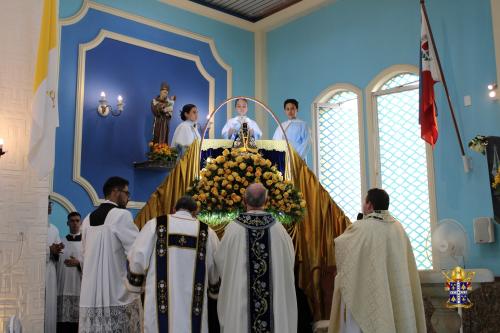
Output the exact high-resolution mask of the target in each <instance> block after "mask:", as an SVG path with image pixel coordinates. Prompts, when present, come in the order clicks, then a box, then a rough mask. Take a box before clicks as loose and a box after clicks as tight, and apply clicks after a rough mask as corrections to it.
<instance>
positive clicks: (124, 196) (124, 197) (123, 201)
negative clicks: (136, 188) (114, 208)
mask: <svg viewBox="0 0 500 333" xmlns="http://www.w3.org/2000/svg"><path fill="white" fill-rule="evenodd" d="M118 191H119V193H118V197H117V201H116V204H117V205H118V207H120V208H125V207H127V203H128V200H129V198H130V192H129V191H128V185H125V187H124V188H122V189H121V190H120V189H118Z"/></svg>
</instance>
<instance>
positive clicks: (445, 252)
mask: <svg viewBox="0 0 500 333" xmlns="http://www.w3.org/2000/svg"><path fill="white" fill-rule="evenodd" d="M432 249H433V253H434V257H435V259H436V263H437V266H439V267H436V268H435V269H445V270H450V269H453V268H455V267H456V266H461V267H464V265H465V257H466V256H467V253H468V242H467V233H466V232H465V229H464V227H463V226H462V225H461V224H460V223H458V222H457V221H455V220H453V219H444V220H441V221H439V222H438V225H437V227H436V229H435V230H434V232H433V233H432Z"/></svg>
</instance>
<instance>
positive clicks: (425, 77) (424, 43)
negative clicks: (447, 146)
mask: <svg viewBox="0 0 500 333" xmlns="http://www.w3.org/2000/svg"><path fill="white" fill-rule="evenodd" d="M421 15H422V30H421V35H420V113H419V123H420V131H421V134H420V136H421V137H422V139H424V140H425V141H426V142H428V143H429V144H431V145H432V146H434V144H435V143H436V141H437V138H438V125H437V108H436V102H435V100H434V83H436V82H439V81H441V75H440V72H439V67H438V64H437V60H436V50H435V48H434V45H433V44H432V40H431V38H430V34H429V28H428V27H429V26H428V24H429V22H427V20H426V19H425V15H424V13H423V11H422V10H421Z"/></svg>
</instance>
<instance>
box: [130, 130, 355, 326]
mask: <svg viewBox="0 0 500 333" xmlns="http://www.w3.org/2000/svg"><path fill="white" fill-rule="evenodd" d="M256 144H257V148H258V149H259V152H260V153H262V155H264V154H268V155H266V156H268V159H273V163H275V164H276V165H277V166H278V165H280V163H281V165H284V173H283V175H284V178H285V179H288V180H289V181H290V182H292V183H293V184H294V186H295V188H296V189H297V190H298V191H300V192H301V193H302V195H303V197H304V199H305V207H304V208H305V215H304V216H303V218H302V219H301V221H297V222H296V223H292V224H288V225H285V227H286V228H287V230H288V232H289V234H290V236H291V237H292V240H293V242H294V247H295V251H296V281H297V284H298V286H299V287H300V288H301V289H302V290H304V292H305V294H306V296H307V299H308V301H309V304H310V305H311V309H312V311H313V315H314V320H315V321H316V320H321V319H328V318H329V316H330V308H331V300H332V295H333V287H334V286H333V279H334V273H335V244H334V241H333V240H334V238H335V237H337V236H338V235H340V234H341V233H342V232H343V231H344V230H345V229H346V228H347V226H348V225H349V224H350V223H351V222H350V221H349V219H348V218H347V217H346V216H345V214H344V212H343V211H342V210H341V209H340V208H339V206H338V205H337V204H336V203H335V202H334V201H333V199H332V198H331V197H330V195H329V193H328V192H327V191H326V190H325V189H324V188H323V186H321V184H320V183H319V180H318V178H317V177H316V176H315V175H314V173H313V172H312V171H311V170H310V169H309V168H308V166H307V164H306V163H305V162H304V161H303V160H302V159H301V158H300V156H299V155H298V154H297V153H296V152H295V151H294V150H293V149H290V152H291V153H289V152H288V151H289V150H288V147H287V145H286V143H285V142H284V141H272V140H257V141H256ZM231 145H232V141H231V140H204V142H203V144H202V145H201V146H200V142H199V141H194V142H193V144H192V145H191V146H190V147H189V148H188V149H187V151H186V152H185V154H184V156H183V157H182V158H181V159H180V160H179V161H178V163H177V164H176V166H175V167H174V169H173V170H172V172H171V173H170V174H169V175H168V176H167V177H166V178H165V180H164V181H163V183H162V184H160V185H159V186H158V188H157V189H156V190H155V191H154V192H153V193H152V195H151V196H150V198H149V200H148V201H147V203H146V205H145V206H144V207H143V208H142V209H141V211H140V212H139V213H138V214H137V216H136V218H135V223H136V225H137V226H138V227H139V228H141V227H142V226H144V224H146V222H147V221H149V220H150V219H152V218H154V217H157V216H160V215H163V214H169V213H172V211H173V207H174V206H175V203H176V201H177V200H178V199H179V198H180V197H181V196H183V195H184V194H186V193H187V192H188V190H189V189H190V187H191V186H192V185H193V183H194V182H195V181H196V180H197V179H199V177H200V172H201V170H202V169H203V167H204V165H205V164H206V161H207V160H208V158H213V159H216V158H217V157H219V156H221V155H220V153H219V152H223V151H224V149H227V148H229V147H231ZM218 154H219V155H218ZM203 161H205V162H203ZM210 227H211V228H212V229H214V230H215V231H216V233H217V234H218V235H219V237H221V236H222V234H223V232H224V227H225V224H211V225H210Z"/></svg>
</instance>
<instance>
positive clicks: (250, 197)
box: [245, 189, 267, 207]
mask: <svg viewBox="0 0 500 333" xmlns="http://www.w3.org/2000/svg"><path fill="white" fill-rule="evenodd" d="M266 200H267V189H266V190H265V191H264V192H263V194H261V195H254V194H253V193H252V192H250V191H246V192H245V202H246V203H247V205H249V206H251V207H262V206H264V204H265V203H266Z"/></svg>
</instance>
